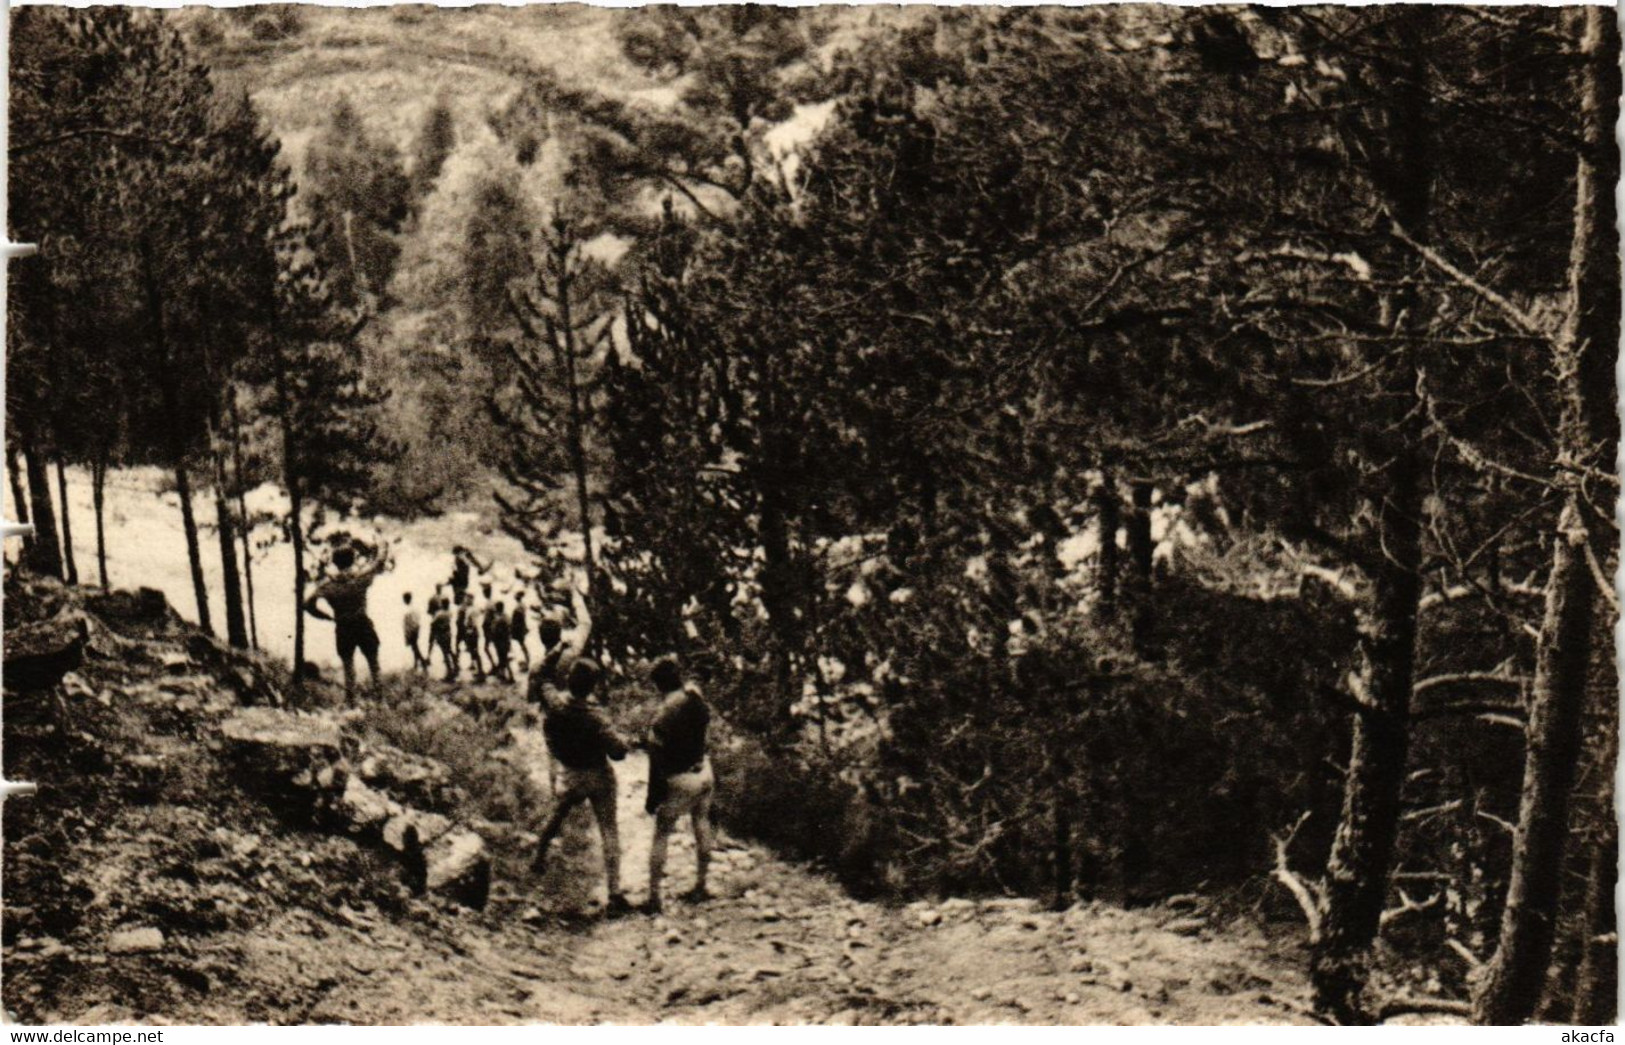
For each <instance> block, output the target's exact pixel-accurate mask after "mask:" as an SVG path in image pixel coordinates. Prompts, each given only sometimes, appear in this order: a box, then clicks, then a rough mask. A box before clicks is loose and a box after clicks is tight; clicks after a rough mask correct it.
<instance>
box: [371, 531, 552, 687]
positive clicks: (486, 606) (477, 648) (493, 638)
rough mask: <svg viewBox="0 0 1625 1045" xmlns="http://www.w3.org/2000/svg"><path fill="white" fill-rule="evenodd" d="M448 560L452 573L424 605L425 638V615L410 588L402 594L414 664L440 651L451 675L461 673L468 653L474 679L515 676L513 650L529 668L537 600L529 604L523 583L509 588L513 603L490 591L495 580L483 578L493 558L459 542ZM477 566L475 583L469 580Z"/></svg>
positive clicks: (425, 667)
mask: <svg viewBox="0 0 1625 1045" xmlns="http://www.w3.org/2000/svg"><path fill="white" fill-rule="evenodd" d="M452 561H453V566H452V573H451V577H450V578H449V579H448V580H446V581H445V582H444V583H442V584H438V585H436V586H435V589H434V592H433V594H431V595H430V596H429V602H428V605H427V608H426V610H425V611H424V612H425V613H426V614H427V616H428V621H429V627H428V635H427V639H428V641H427V642H426V643H425V642H423V641H422V640H423V638H424V629H423V616H422V615H421V614H420V613H419V611H418V609H417V607H416V606H414V605H413V604H412V593H411V592H406V593H404V594H403V595H402V596H401V600H402V602H403V603H404V605H405V612H404V613H403V615H402V621H401V624H402V633H403V638H404V639H405V640H406V647H407V649H409V650H410V651H411V653H412V668H413V670H414V671H420V672H425V673H427V672H428V671H429V669H430V668H431V667H432V660H433V657H434V655H435V653H436V652H437V651H438V652H439V654H440V658H441V663H442V665H443V666H444V668H445V678H446V679H447V680H448V681H450V680H453V679H456V678H458V677H459V676H460V675H461V673H462V666H463V657H464V655H465V654H466V655H467V657H468V662H469V667H470V668H471V669H472V671H473V674H474V681H476V682H484V681H485V679H486V676H488V675H489V676H493V677H495V678H496V679H498V680H500V681H502V682H512V681H514V673H513V664H512V660H513V658H514V655H515V654H516V653H517V655H518V658H519V659H520V660H521V661H522V662H523V668H524V670H525V671H529V670H530V641H529V640H530V625H531V615H532V613H536V614H542V612H543V611H542V607H541V605H540V604H538V605H537V606H536V607H535V608H534V609H533V608H532V607H531V606H529V605H527V604H526V602H525V590H524V588H523V587H520V588H519V589H518V590H516V591H514V592H513V593H512V600H513V601H512V603H511V606H510V603H509V602H508V596H507V595H506V594H505V593H495V594H493V592H494V588H495V585H494V584H493V583H492V582H491V581H490V580H488V579H486V575H487V574H488V573H489V571H490V569H491V564H490V563H488V562H486V563H482V562H480V560H479V559H478V558H477V557H476V556H475V555H474V553H473V552H471V551H469V550H468V549H467V548H464V547H462V546H461V545H458V546H457V547H456V548H454V549H452ZM475 569H477V570H478V571H479V574H478V577H479V583H478V584H472V583H471V582H472V581H473V580H475V576H474V574H473V571H474V570H475ZM543 624H544V626H545V624H546V618H545V617H543Z"/></svg>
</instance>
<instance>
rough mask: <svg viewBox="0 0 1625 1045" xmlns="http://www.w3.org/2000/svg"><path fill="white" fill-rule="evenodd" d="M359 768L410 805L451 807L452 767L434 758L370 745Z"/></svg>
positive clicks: (371, 781)
mask: <svg viewBox="0 0 1625 1045" xmlns="http://www.w3.org/2000/svg"><path fill="white" fill-rule="evenodd" d="M357 772H358V773H359V774H360V775H361V779H363V780H365V781H366V782H367V783H369V784H371V785H372V786H374V787H377V788H381V789H382V790H385V791H388V792H389V793H390V794H391V795H393V796H394V797H395V798H397V799H399V800H400V801H401V802H402V803H404V804H406V805H412V806H418V807H419V808H422V809H432V810H436V811H447V810H449V809H450V808H451V804H452V802H453V797H454V796H453V795H452V794H451V771H450V770H449V769H447V768H446V766H445V765H444V764H443V763H441V762H437V761H435V760H434V759H432V758H427V757H425V756H422V755H414V754H411V753H409V752H406V751H402V750H400V749H399V748H395V747H389V746H387V745H369V746H368V748H367V755H366V757H365V758H363V759H362V760H361V764H360V768H359V769H358V770H357Z"/></svg>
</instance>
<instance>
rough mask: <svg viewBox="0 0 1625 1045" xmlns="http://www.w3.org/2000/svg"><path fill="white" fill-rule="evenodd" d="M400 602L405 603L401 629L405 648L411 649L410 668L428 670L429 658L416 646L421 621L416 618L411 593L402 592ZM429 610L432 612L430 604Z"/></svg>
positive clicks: (415, 609)
mask: <svg viewBox="0 0 1625 1045" xmlns="http://www.w3.org/2000/svg"><path fill="white" fill-rule="evenodd" d="M401 602H402V603H404V604H405V605H406V612H405V614H404V615H403V617H402V618H401V631H402V634H403V635H404V637H405V639H406V648H407V649H409V650H411V651H412V670H414V671H428V670H429V658H428V656H427V655H426V654H425V653H424V652H423V650H422V649H421V648H419V646H418V633H419V632H420V631H421V630H422V621H421V620H420V619H419V618H418V611H417V607H415V606H413V605H412V593H411V592H406V593H405V594H403V595H402V596H401ZM429 611H430V612H431V613H432V612H434V607H433V606H431V607H430V610H429Z"/></svg>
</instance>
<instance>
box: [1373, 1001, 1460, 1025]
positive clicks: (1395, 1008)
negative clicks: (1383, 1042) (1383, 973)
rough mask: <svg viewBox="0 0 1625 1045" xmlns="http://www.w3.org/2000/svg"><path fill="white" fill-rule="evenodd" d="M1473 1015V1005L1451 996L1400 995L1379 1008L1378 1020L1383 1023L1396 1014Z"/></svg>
mask: <svg viewBox="0 0 1625 1045" xmlns="http://www.w3.org/2000/svg"><path fill="white" fill-rule="evenodd" d="M1441 1014H1442V1015H1447V1016H1471V1015H1472V1014H1473V1007H1472V1005H1470V1004H1468V1003H1467V1002H1464V1001H1453V1000H1451V999H1449V998H1413V997H1408V996H1407V997H1398V998H1391V999H1389V1000H1388V1001H1386V1002H1384V1003H1383V1005H1382V1008H1380V1009H1378V1010H1377V1022H1378V1023H1383V1022H1386V1021H1388V1020H1391V1019H1393V1018H1394V1017H1395V1016H1415V1015H1441Z"/></svg>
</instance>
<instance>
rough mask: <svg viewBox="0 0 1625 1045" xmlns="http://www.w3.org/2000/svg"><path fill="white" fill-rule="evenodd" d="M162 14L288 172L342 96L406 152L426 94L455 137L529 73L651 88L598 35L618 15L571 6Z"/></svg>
mask: <svg viewBox="0 0 1625 1045" xmlns="http://www.w3.org/2000/svg"><path fill="white" fill-rule="evenodd" d="M237 11H247V12H257V14H252V15H250V14H238V13H237ZM171 17H173V18H174V19H175V20H176V22H177V24H179V25H181V26H183V28H184V29H185V31H186V33H187V35H188V37H189V38H190V39H191V40H192V42H193V43H194V44H195V45H196V46H197V48H198V50H199V52H200V53H201V54H202V55H204V56H205V57H206V58H207V60H208V62H209V64H210V65H211V66H212V67H213V68H214V70H215V73H216V76H217V78H218V80H219V82H220V85H221V87H222V88H225V89H227V90H236V89H243V88H246V89H247V91H248V92H249V94H250V95H251V96H252V97H253V99H254V102H255V104H256V105H258V107H259V108H260V110H261V112H263V113H264V115H265V117H266V119H267V120H268V121H269V122H270V126H271V128H272V129H273V130H274V131H275V132H276V134H277V135H278V137H280V138H281V139H282V143H283V148H284V150H285V153H284V154H285V156H286V158H287V160H288V163H289V165H290V167H291V168H292V170H293V171H294V172H295V174H298V173H299V172H300V170H301V167H302V166H303V159H304V150H305V147H306V145H307V143H308V142H309V140H310V138H311V136H312V135H313V134H314V133H315V131H316V129H317V128H318V127H319V126H321V124H322V123H323V121H324V120H325V119H327V117H328V116H329V115H330V114H331V113H332V111H333V108H334V106H336V105H337V103H338V102H339V100H340V99H342V98H348V99H349V100H350V102H351V104H352V105H353V106H354V107H355V108H356V110H357V111H358V112H359V113H360V114H361V116H362V119H363V120H364V121H365V123H366V125H367V128H368V130H369V132H371V133H375V134H378V135H380V136H387V137H388V138H390V139H391V140H393V141H394V142H395V144H397V145H398V146H399V147H400V148H401V150H402V151H403V153H405V154H406V155H408V156H409V155H411V149H410V146H411V144H412V143H413V142H414V141H415V140H416V137H417V134H418V132H419V129H420V128H421V127H422V125H423V120H424V116H425V114H426V111H427V109H428V108H429V106H431V105H432V104H434V102H435V100H436V99H437V98H445V99H446V100H447V101H448V102H449V103H450V106H451V108H452V110H453V111H454V112H455V114H456V117H457V122H458V128H457V130H458V134H459V137H464V136H466V135H467V133H468V131H469V130H470V129H471V128H472V127H473V126H474V125H475V124H477V123H480V122H483V121H484V120H485V119H486V117H487V116H488V115H489V114H490V113H492V112H495V111H497V110H500V109H501V108H502V107H503V106H504V105H506V104H507V103H508V101H510V100H511V99H512V97H513V96H514V94H515V93H517V91H518V90H519V89H520V87H521V86H522V84H523V83H524V82H525V80H526V78H527V76H528V74H530V73H532V72H538V71H540V72H546V73H551V74H552V75H553V76H556V77H558V78H559V79H561V80H563V81H565V82H567V83H570V84H571V85H572V86H580V87H583V88H587V89H591V90H596V91H601V92H604V93H606V94H610V95H614V96H617V97H628V96H632V95H637V94H645V95H650V96H658V95H659V94H660V93H661V92H660V89H659V88H658V87H657V86H656V85H655V84H654V83H653V81H651V80H650V79H649V78H648V77H647V76H646V75H644V74H643V73H642V72H641V71H640V70H638V69H636V68H635V67H633V66H632V65H631V64H630V63H629V62H627V61H626V60H625V59H624V58H622V56H621V54H620V51H619V48H618V46H617V44H616V40H615V36H614V33H613V32H611V31H610V26H611V24H612V23H613V22H614V20H615V19H616V18H618V17H620V12H617V11H615V10H612V9H605V8H595V7H588V6H585V5H581V4H538V5H534V6H528V7H497V6H480V7H471V8H455V9H444V10H443V9H440V8H435V7H428V6H405V7H389V8H343V7H312V6H304V5H284V6H277V7H261V8H249V9H215V8H206V7H194V8H185V9H182V10H179V11H176V12H174V13H173V15H172V16H171Z"/></svg>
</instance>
